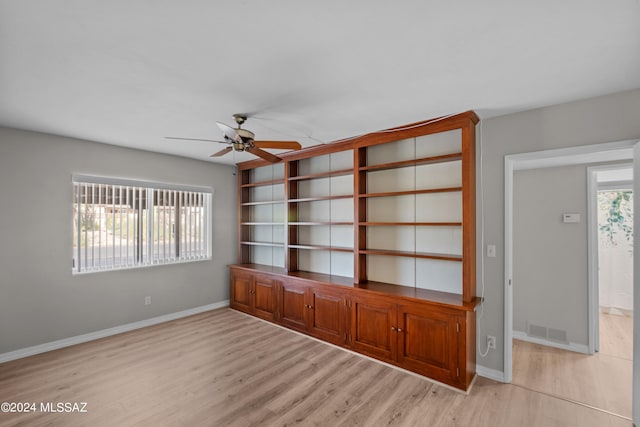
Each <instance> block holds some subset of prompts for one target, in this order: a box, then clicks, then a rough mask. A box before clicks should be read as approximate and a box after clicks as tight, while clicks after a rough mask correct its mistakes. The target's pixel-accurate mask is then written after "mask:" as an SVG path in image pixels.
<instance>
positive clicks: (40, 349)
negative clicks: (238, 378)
mask: <svg viewBox="0 0 640 427" xmlns="http://www.w3.org/2000/svg"><path fill="white" fill-rule="evenodd" d="M228 306H229V300H225V301H220V302H216V303H213V304H208V305H203V306H200V307H195V308H190V309H188V310H183V311H178V312H177V313H169V314H165V315H162V316H158V317H152V318H151V319H145V320H140V321H138V322H133V323H127V324H125V325H120V326H114V327H113V328H108V329H102V330H100V331H95V332H89V333H88V334H82V335H77V336H75V337H69V338H63V339H61V340H57V341H51V342H48V343H44V344H38V345H34V346H31V347H26V348H21V349H19V350H14V351H10V352H8V353H2V354H0V363H4V362H9V361H11V360H16V359H21V358H23V357H28V356H33V355H34V354H40V353H45V352H47V351H51V350H57V349H59V348H63V347H69V346H72V345H76V344H81V343H84V342H87V341H93V340H97V339H100V338H104V337H109V336H111V335H116V334H121V333H123V332H129V331H133V330H134V329H140V328H144V327H147V326H152V325H157V324H158V323H163V322H168V321H170V320H175V319H180V318H182V317H187V316H192V315H194V314H198V313H203V312H205V311H210V310H215V309H216V308H222V307H228Z"/></svg>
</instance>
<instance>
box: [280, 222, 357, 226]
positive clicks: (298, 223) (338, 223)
mask: <svg viewBox="0 0 640 427" xmlns="http://www.w3.org/2000/svg"><path fill="white" fill-rule="evenodd" d="M288 225H353V222H341V221H337V222H332V221H329V222H320V221H297V222H289V224H288Z"/></svg>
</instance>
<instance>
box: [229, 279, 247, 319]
mask: <svg viewBox="0 0 640 427" xmlns="http://www.w3.org/2000/svg"><path fill="white" fill-rule="evenodd" d="M252 278H253V275H252V274H251V273H246V272H243V271H234V270H232V271H231V292H230V294H231V303H230V305H231V308H235V309H236V310H240V311H244V312H245V313H251V296H252V295H251V282H252Z"/></svg>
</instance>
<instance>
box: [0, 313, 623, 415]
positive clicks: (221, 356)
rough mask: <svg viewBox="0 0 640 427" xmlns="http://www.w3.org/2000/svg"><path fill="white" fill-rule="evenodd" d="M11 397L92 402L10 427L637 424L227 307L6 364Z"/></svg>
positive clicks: (5, 395) (1, 396) (6, 396)
mask: <svg viewBox="0 0 640 427" xmlns="http://www.w3.org/2000/svg"><path fill="white" fill-rule="evenodd" d="M538 357H544V355H538ZM574 369H578V370H579V369H582V368H581V367H576V368H574ZM567 387H569V386H567ZM4 401H9V402H11V401H13V402H17V401H22V402H27V401H28V402H36V403H39V402H87V410H88V412H87V413H43V412H40V411H37V412H35V413H23V414H19V413H9V414H7V413H0V426H3V427H4V426H21V425H24V426H29V427H31V426H64V427H67V426H72V427H73V426H96V427H101V426H150V425H152V426H182V425H189V426H225V427H226V426H291V425H298V426H300V425H301V426H332V427H333V426H354V425H361V426H378V425H396V426H416V425H428V426H434V427H440V426H480V427H482V426H492V427H507V426H509V427H511V426H516V425H526V426H544V427H548V426H556V425H557V426H560V425H561V426H563V427H564V426H576V427H578V426H580V427H584V426H611V427H620V426H630V425H631V423H630V422H628V421H626V420H624V419H622V418H619V417H615V416H612V415H609V414H606V413H603V412H600V411H596V410H593V409H590V408H587V407H584V406H580V405H576V404H574V403H571V402H567V401H565V400H561V399H555V398H553V397H550V396H546V395H544V394H541V393H537V392H535V391H531V390H527V389H524V388H521V387H517V386H514V385H510V384H500V383H496V382H494V381H491V380H487V379H483V378H479V379H478V380H477V381H476V384H475V386H474V387H473V389H472V390H471V393H470V394H469V395H465V394H462V393H460V392H457V391H454V390H451V389H449V388H446V387H442V386H440V385H437V384H435V383H433V382H431V381H429V380H427V379H425V378H422V377H419V376H416V375H414V374H411V373H407V372H405V371H401V370H398V369H394V368H391V367H389V366H386V365H383V364H380V363H378V362H375V361H372V360H370V359H367V358H364V357H362V356H359V355H356V354H353V353H350V352H346V351H343V350H341V349H339V348H336V347H333V346H330V345H328V344H325V343H322V342H319V341H316V340H313V339H311V338H309V337H305V336H302V335H299V334H296V333H293V332H291V331H287V330H284V329H282V328H279V327H277V326H274V325H272V324H269V323H267V322H263V321H260V320H257V319H254V318H251V317H248V316H245V315H243V314H240V313H238V312H235V311H233V310H230V309H219V310H215V311H211V312H207V313H202V314H199V315H195V316H191V317H188V318H184V319H178V320H175V321H172V322H167V323H164V324H161V325H155V326H152V327H149V328H144V329H139V330H136V331H131V332H127V333H124V334H120V335H117V336H113V337H108V338H104V339H100V340H97V341H93V342H89V343H84V344H80V345H77V346H73V347H69V348H65V349H60V350H56V351H52V352H49V353H45V354H41V355H36V356H32V357H29V358H25V359H21V360H16V361H12V362H7V363H4V364H0V402H4Z"/></svg>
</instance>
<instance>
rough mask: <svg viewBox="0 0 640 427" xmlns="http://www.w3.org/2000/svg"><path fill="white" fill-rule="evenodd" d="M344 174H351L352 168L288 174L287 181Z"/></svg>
mask: <svg viewBox="0 0 640 427" xmlns="http://www.w3.org/2000/svg"><path fill="white" fill-rule="evenodd" d="M344 175H353V169H342V170H337V171H327V172H320V173H314V174H309V175H298V176H290V177H289V181H304V180H309V179H317V178H329V177H332V176H344Z"/></svg>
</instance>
